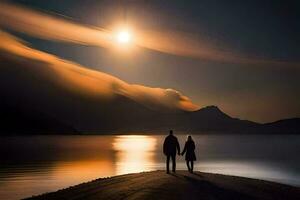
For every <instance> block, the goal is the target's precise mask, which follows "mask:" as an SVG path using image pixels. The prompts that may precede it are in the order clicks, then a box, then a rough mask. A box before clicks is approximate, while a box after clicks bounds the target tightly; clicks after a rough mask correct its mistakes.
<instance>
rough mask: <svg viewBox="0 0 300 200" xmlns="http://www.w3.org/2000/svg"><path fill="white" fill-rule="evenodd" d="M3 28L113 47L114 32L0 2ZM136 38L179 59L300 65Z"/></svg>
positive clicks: (163, 37) (159, 36)
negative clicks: (181, 57) (180, 57)
mask: <svg viewBox="0 0 300 200" xmlns="http://www.w3.org/2000/svg"><path fill="white" fill-rule="evenodd" d="M0 26H3V27H6V28H9V29H13V30H15V31H19V32H23V33H26V34H29V35H32V36H35V37H39V38H43V39H48V40H56V41H64V42H72V43H78V44H83V45H95V46H101V47H105V48H110V47H112V46H113V45H114V39H113V33H112V32H111V31H110V30H106V29H103V28H98V27H89V26H86V25H82V24H78V23H75V22H72V21H70V20H67V19H63V18H59V17H57V16H51V15H49V14H45V13H42V12H38V11H35V10H32V9H28V8H25V7H22V6H19V5H15V4H11V3H5V2H1V3H0ZM135 37H136V39H135V40H134V42H135V44H136V45H137V46H140V47H144V48H148V49H151V50H156V51H160V52H164V53H168V54H173V55H178V56H186V57H193V58H197V59H202V60H209V61H217V62H226V63H240V64H251V65H257V66H266V65H267V66H268V65H270V66H272V67H299V66H300V64H299V62H286V61H277V60H270V59H259V58H254V57H249V56H247V55H241V54H238V53H236V52H235V53H233V51H231V50H230V48H225V49H224V48H222V49H221V48H218V47H216V46H215V45H213V44H212V43H211V42H209V41H206V40H201V38H196V37H195V36H193V34H192V33H190V34H187V33H182V32H181V33H179V32H174V31H172V32H168V31H161V30H160V31H159V30H158V31H154V30H136V33H135Z"/></svg>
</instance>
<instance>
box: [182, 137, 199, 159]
mask: <svg viewBox="0 0 300 200" xmlns="http://www.w3.org/2000/svg"><path fill="white" fill-rule="evenodd" d="M184 153H186V154H185V160H188V161H191V160H193V161H195V160H196V154H195V143H194V141H192V140H189V141H186V142H185V145H184V149H183V151H182V155H183V154H184Z"/></svg>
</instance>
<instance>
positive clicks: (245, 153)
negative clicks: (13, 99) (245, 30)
mask: <svg viewBox="0 0 300 200" xmlns="http://www.w3.org/2000/svg"><path fill="white" fill-rule="evenodd" d="M164 137H165V136H161V135H158V136H152V135H120V136H92V135H91V136H74V135H72V136H11V137H0V161H1V165H0V198H1V199H20V198H24V197H29V196H32V195H37V194H41V193H45V192H50V191H55V190H58V189H61V188H64V187H67V186H70V185H75V184H79V183H82V182H86V181H90V180H92V179H96V178H101V177H108V176H114V175H120V174H126V173H133V172H141V171H149V170H162V169H164V168H165V157H164V156H163V154H162V144H163V140H164ZM177 137H178V139H179V142H180V145H181V148H183V145H184V141H185V139H186V135H177ZM193 138H194V141H195V143H196V156H197V161H196V163H195V170H200V171H203V172H213V173H220V174H229V175H237V176H244V177H251V178H259V179H264V180H271V181H276V182H280V183H286V184H290V185H296V186H300V156H299V154H300V136H297V135H285V136H281V135H224V134H223V135H221V134H213V135H211V134H204V135H194V136H193ZM177 162H178V164H177V169H183V170H186V166H185V161H184V157H182V156H180V157H178V156H177Z"/></svg>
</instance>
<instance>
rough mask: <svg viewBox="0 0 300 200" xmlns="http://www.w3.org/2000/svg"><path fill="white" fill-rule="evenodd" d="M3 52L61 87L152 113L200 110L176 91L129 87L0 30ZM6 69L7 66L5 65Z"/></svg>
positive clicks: (116, 79)
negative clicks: (31, 64) (131, 104)
mask: <svg viewBox="0 0 300 200" xmlns="http://www.w3.org/2000/svg"><path fill="white" fill-rule="evenodd" d="M0 40H1V41H3V42H1V43H0V51H2V52H6V53H9V54H11V55H14V56H16V58H18V57H21V58H22V59H26V60H27V61H32V62H33V61H35V62H37V63H39V66H38V67H39V69H41V68H42V69H45V71H47V70H48V69H50V70H52V71H53V72H54V75H53V73H48V75H47V74H46V76H49V77H48V78H49V79H51V80H53V81H55V82H56V83H57V84H60V86H61V87H64V88H66V89H69V90H72V91H75V92H77V93H82V94H84V95H86V96H89V95H96V96H100V97H102V98H106V99H109V98H113V97H114V96H115V95H122V96H125V97H128V98H130V99H132V100H134V101H136V102H138V103H140V104H143V105H145V106H147V107H149V108H152V109H166V110H186V111H192V110H196V109H198V106H197V105H195V104H194V103H192V101H191V100H190V99H189V98H188V97H186V96H184V95H182V94H181V93H180V92H178V91H176V90H173V89H163V88H151V87H146V86H142V85H134V84H129V83H126V82H125V81H122V80H120V79H118V78H116V77H114V76H111V75H108V74H105V73H102V72H99V71H95V70H90V69H87V68H85V67H83V66H81V65H79V64H76V63H73V62H70V61H67V60H63V59H60V58H59V57H56V56H54V55H51V54H48V53H45V52H42V51H39V50H35V49H33V48H30V47H28V46H26V45H25V44H24V43H23V42H22V41H21V40H19V39H18V38H16V37H14V36H12V35H10V34H8V33H6V32H3V31H1V30H0ZM3 65H5V63H3Z"/></svg>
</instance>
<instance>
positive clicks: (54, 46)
mask: <svg viewBox="0 0 300 200" xmlns="http://www.w3.org/2000/svg"><path fill="white" fill-rule="evenodd" d="M9 2H11V3H14V4H16V5H23V6H26V8H30V9H33V10H35V11H38V12H39V13H43V14H45V15H49V16H53V17H55V18H58V19H60V20H63V21H64V20H65V21H71V22H72V23H76V24H78V25H80V27H83V26H84V27H93V28H99V29H101V30H102V29H105V30H111V29H114V27H115V26H116V25H119V24H127V25H128V26H129V27H130V28H131V29H132V32H133V34H134V33H137V34H136V36H137V37H138V36H139V34H140V35H143V36H144V38H142V39H139V38H138V40H139V41H137V43H138V44H139V46H138V47H137V48H135V49H134V50H130V51H128V52H123V51H120V52H119V51H117V52H116V51H115V50H112V49H109V48H106V46H105V45H106V44H104V43H103V44H102V43H101V44H98V43H97V42H96V43H94V42H93V40H92V38H93V37H94V35H93V34H92V33H90V32H89V30H85V29H84V31H82V32H86V33H90V34H89V35H88V36H86V35H83V34H82V35H81V33H80V32H76V31H73V32H71V33H68V34H65V36H64V37H63V38H62V37H61V36H57V35H55V34H54V33H51V34H49V33H50V31H48V32H47V33H46V32H45V33H43V36H41V35H36V34H33V33H32V32H30V30H38V28H36V29H34V28H35V27H34V26H26V24H25V25H24V24H17V23H16V21H13V22H14V23H10V24H9V25H5V22H3V21H4V18H2V23H0V27H1V28H3V29H4V30H6V31H9V32H10V33H11V34H13V35H15V36H17V37H19V38H22V39H23V40H24V41H25V42H26V43H27V44H28V45H29V46H30V47H32V48H34V49H38V50H40V51H43V52H46V53H49V54H53V55H55V56H58V57H60V58H63V59H66V60H70V61H73V62H76V63H78V64H81V65H83V66H87V67H89V68H91V69H94V70H97V71H100V72H104V73H107V74H110V75H112V76H115V77H117V78H119V79H121V80H123V81H126V82H127V83H130V84H139V85H145V86H149V87H159V88H172V89H175V90H177V91H180V92H181V93H182V94H184V95H185V96H187V97H188V98H189V99H191V100H192V101H193V102H194V103H195V104H197V105H198V106H199V107H204V106H207V105H216V106H218V107H219V108H220V109H221V110H223V111H224V112H225V113H227V114H229V115H231V116H233V117H238V118H241V119H248V120H253V121H256V122H270V121H275V120H278V119H283V118H290V117H300V64H299V63H300V61H299V60H300V59H299V58H300V36H299V35H300V23H299V19H300V3H299V2H298V1H297V0H286V1H283V0H282V1H279V0H269V1H267V0H253V1H237V0H236V1H226V2H225V1H216V0H197V1H192V0H190V1H176V0H173V1H168V0H165V1H158V0H157V1H156V0H147V1H146V0H127V1H125V0H123V1H121V0H119V1H111V0H110V1H109V0H106V1H99V0H85V1H79V0H72V1H71V0H69V1H60V2H59V3H58V2H57V1H50V0H49V1H40V0H14V1H12V0H11V1H9ZM0 14H1V11H0ZM5 19H7V23H9V22H11V21H9V18H5ZM31 19H34V18H33V17H32V18H31ZM12 20H13V19H12ZM0 22H1V20H0ZM12 24H16V25H18V27H17V28H16V27H13V25H12ZM48 24H49V25H48ZM48 24H47V23H46V24H42V25H41V26H43V25H44V26H45V27H46V28H47V26H49V27H50V26H51V24H50V23H48ZM1 25H2V26H1ZM22 26H23V28H22ZM65 26H66V27H67V25H65ZM72 28H73V26H72ZM21 29H22V30H21ZM62 29H63V28H62ZM72 30H73V29H72ZM74 30H77V29H75V28H74ZM80 30H82V29H80ZM62 31H63V30H62ZM36 32H37V31H36ZM58 32H59V30H58ZM103 35H104V36H103V37H105V34H104V33H103ZM85 36H86V37H85ZM150 36H152V37H150ZM72 38H73V39H72ZM149 38H151V40H150V39H149Z"/></svg>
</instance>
